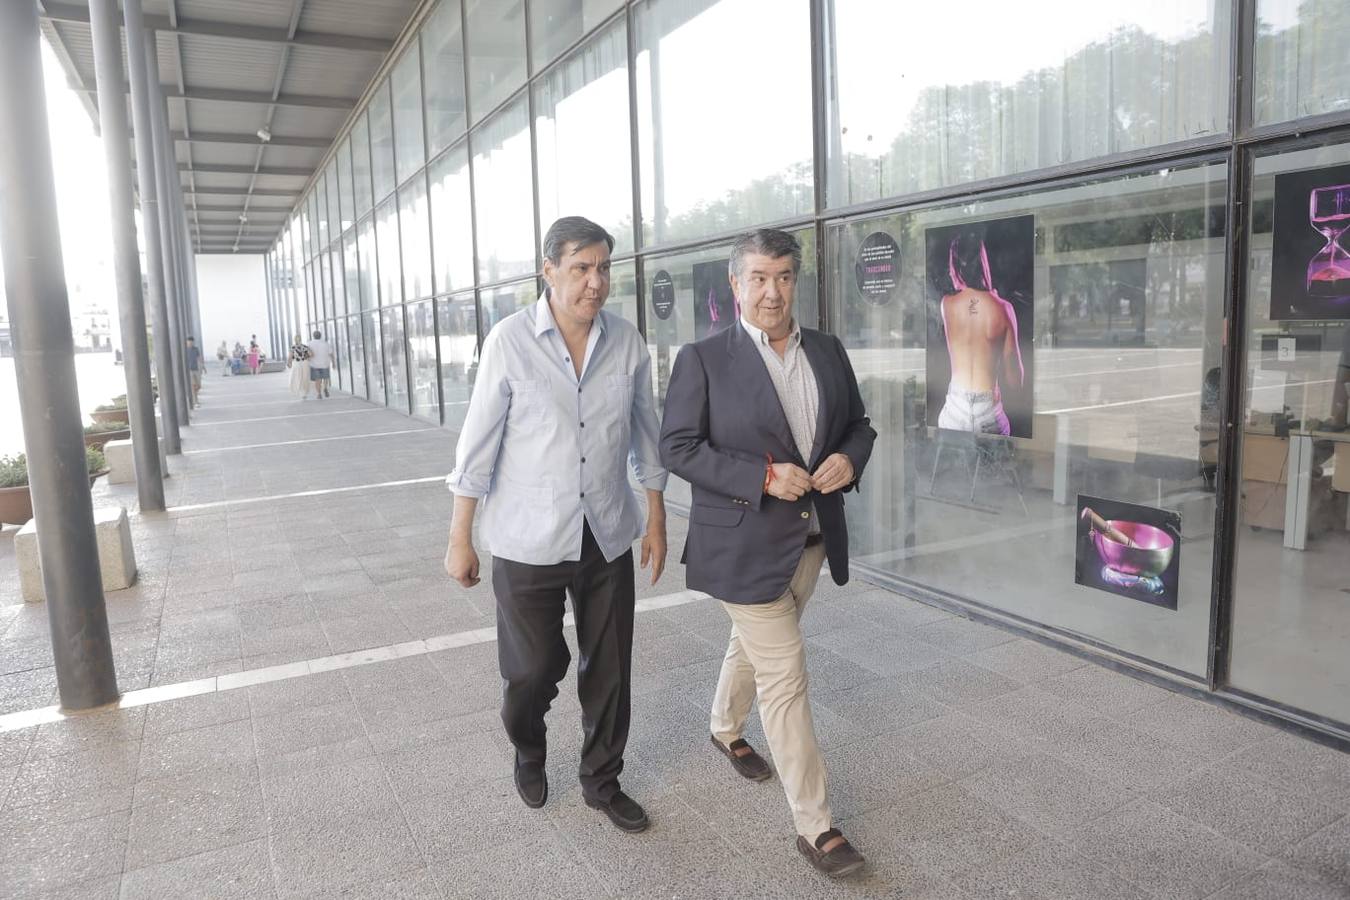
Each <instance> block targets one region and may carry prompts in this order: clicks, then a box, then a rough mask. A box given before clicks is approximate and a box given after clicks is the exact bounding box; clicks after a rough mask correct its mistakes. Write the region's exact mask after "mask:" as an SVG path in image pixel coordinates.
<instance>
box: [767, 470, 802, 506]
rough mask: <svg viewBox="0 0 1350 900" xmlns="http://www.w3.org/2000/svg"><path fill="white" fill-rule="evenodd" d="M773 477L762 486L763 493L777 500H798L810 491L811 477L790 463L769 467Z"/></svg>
mask: <svg viewBox="0 0 1350 900" xmlns="http://www.w3.org/2000/svg"><path fill="white" fill-rule="evenodd" d="M769 469H770V471H772V472H773V477H772V478H770V479H769V483H768V484H767V485H765V486H764V493H766V494H768V495H769V496H770V497H777V498H778V499H779V500H800V499H801V498H802V497H803V496H805V495H806V494H808V493H810V491H811V476H810V475H809V474H807V471H806V470H805V469H803V468H802V467H801V466H794V465H793V464H792V463H774V464H773V465H772V466H770V467H769Z"/></svg>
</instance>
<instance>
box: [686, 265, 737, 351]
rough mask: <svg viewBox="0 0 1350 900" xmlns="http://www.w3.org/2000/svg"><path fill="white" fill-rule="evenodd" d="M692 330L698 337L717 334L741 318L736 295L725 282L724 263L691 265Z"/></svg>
mask: <svg viewBox="0 0 1350 900" xmlns="http://www.w3.org/2000/svg"><path fill="white" fill-rule="evenodd" d="M693 276H694V327H695V329H697V337H700V338H705V337H707V336H708V335H710V334H716V333H717V332H719V331H721V330H722V329H723V328H726V327H727V326H728V325H730V324H732V323H733V322H735V321H736V320H737V319H739V318H740V315H741V311H740V309H739V308H738V307H737V305H736V295H735V294H733V293H732V292H731V282H730V281H729V280H728V279H727V261H726V260H725V259H719V260H714V261H713V262H702V263H695V265H694V271H693Z"/></svg>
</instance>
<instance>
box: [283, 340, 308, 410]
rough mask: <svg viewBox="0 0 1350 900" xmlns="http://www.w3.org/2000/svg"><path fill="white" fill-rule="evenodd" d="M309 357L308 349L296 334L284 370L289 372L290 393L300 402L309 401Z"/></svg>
mask: <svg viewBox="0 0 1350 900" xmlns="http://www.w3.org/2000/svg"><path fill="white" fill-rule="evenodd" d="M311 355H312V353H311V351H310V349H309V347H308V346H306V344H305V342H304V341H303V340H301V339H300V335H298V334H297V335H296V336H295V341H294V343H292V344H291V353H290V356H288V357H287V359H286V368H288V369H290V370H291V393H292V394H295V395H297V396H299V398H300V399H301V400H308V399H309V383H310V376H309V359H310V356H311Z"/></svg>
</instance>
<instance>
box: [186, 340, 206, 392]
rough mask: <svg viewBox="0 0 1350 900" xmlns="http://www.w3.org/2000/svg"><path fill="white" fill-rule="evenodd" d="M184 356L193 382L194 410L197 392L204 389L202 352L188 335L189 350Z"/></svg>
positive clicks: (189, 376)
mask: <svg viewBox="0 0 1350 900" xmlns="http://www.w3.org/2000/svg"><path fill="white" fill-rule="evenodd" d="M183 355H184V356H185V357H186V361H187V370H188V378H189V379H190V380H191V382H192V408H193V409H196V408H197V406H198V403H197V392H198V391H200V390H201V389H202V351H201V348H200V347H198V346H197V342H196V340H194V339H193V337H192V335H188V339H187V350H186V352H185V353H184V354H183Z"/></svg>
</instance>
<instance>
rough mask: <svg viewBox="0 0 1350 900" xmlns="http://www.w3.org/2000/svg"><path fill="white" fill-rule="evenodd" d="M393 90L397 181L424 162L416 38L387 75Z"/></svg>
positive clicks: (425, 158)
mask: <svg viewBox="0 0 1350 900" xmlns="http://www.w3.org/2000/svg"><path fill="white" fill-rule="evenodd" d="M390 84H391V86H392V88H393V92H394V150H395V152H396V153H397V154H398V159H397V166H396V169H397V171H398V183H399V184H402V183H403V182H405V181H407V180H408V179H409V178H411V177H412V174H413V173H414V172H416V171H417V170H418V169H420V168H422V166H423V165H425V164H426V161H427V156H426V147H425V146H424V144H423V138H422V61H421V58H420V57H419V56H418V52H417V42H416V41H414V42H413V43H412V44H410V45H409V47H408V49H407V51H406V52H404V54H403V56H402V57H401V58H400V59H399V61H398V64H397V65H396V66H394V74H393V75H392V76H391V78H390Z"/></svg>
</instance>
